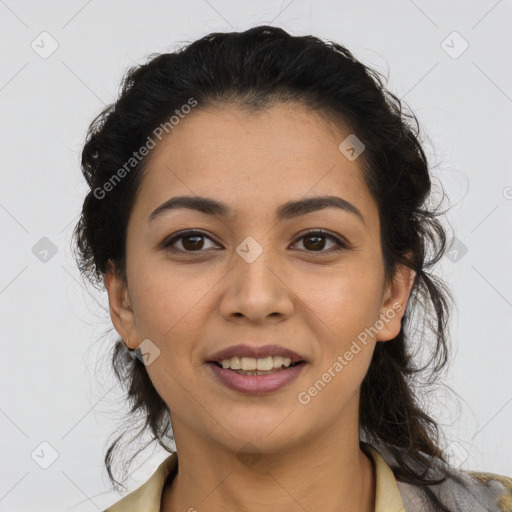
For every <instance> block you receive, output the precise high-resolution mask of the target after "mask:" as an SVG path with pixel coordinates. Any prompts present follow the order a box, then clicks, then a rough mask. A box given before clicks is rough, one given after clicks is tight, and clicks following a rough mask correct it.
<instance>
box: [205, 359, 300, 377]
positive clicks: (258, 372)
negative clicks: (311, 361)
mask: <svg viewBox="0 0 512 512" xmlns="http://www.w3.org/2000/svg"><path fill="white" fill-rule="evenodd" d="M209 363H211V364H214V365H215V366H218V367H219V368H222V369H223V370H229V371H231V372H234V373H238V374H239V375H251V376H255V375H272V374H273V373H279V372H282V371H286V370H289V369H290V368H294V367H295V366H299V365H301V364H306V361H297V362H295V363H291V364H290V365H289V366H284V365H283V366H281V367H280V368H273V369H272V370H239V369H233V368H224V367H223V366H222V365H221V364H220V363H218V362H217V361H209Z"/></svg>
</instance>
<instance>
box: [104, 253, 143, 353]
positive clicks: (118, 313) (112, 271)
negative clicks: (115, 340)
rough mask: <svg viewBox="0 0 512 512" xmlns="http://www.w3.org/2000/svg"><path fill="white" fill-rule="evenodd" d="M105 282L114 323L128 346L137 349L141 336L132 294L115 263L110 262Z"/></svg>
mask: <svg viewBox="0 0 512 512" xmlns="http://www.w3.org/2000/svg"><path fill="white" fill-rule="evenodd" d="M104 283H105V288H106V289H107V293H108V301H109V308H110V318H111V319H112V323H113V324H114V327H115V329H116V331H117V332H118V333H119V335H120V336H121V338H123V341H124V343H125V344H126V346H127V347H128V348H131V349H135V348H137V347H138V345H139V342H138V340H139V337H138V335H137V329H136V325H135V316H134V314H133V310H132V305H131V301H130V294H129V291H128V286H127V283H126V282H125V280H124V279H123V278H122V277H121V276H120V275H118V272H116V268H115V264H114V263H111V262H109V268H108V270H107V271H106V272H105V279H104Z"/></svg>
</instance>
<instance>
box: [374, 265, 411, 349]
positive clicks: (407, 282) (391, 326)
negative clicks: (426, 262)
mask: <svg viewBox="0 0 512 512" xmlns="http://www.w3.org/2000/svg"><path fill="white" fill-rule="evenodd" d="M415 277H416V272H415V271H414V270H412V269H411V268H409V267H408V266H406V265H403V264H398V265H397V269H396V272H395V275H394V276H393V278H392V279H391V280H390V281H389V282H388V284H387V285H386V288H385V290H384V294H383V299H382V301H383V302H382V307H381V311H380V317H379V319H380V321H379V322H378V323H379V325H381V324H384V327H383V328H382V329H379V332H378V334H377V336H376V340H377V341H388V340H392V339H393V338H395V337H396V336H398V334H399V332H400V329H401V327H402V325H401V320H402V317H403V316H404V313H405V309H406V307H407V302H408V300H409V296H410V293H411V289H412V286H413V284H414V279H415Z"/></svg>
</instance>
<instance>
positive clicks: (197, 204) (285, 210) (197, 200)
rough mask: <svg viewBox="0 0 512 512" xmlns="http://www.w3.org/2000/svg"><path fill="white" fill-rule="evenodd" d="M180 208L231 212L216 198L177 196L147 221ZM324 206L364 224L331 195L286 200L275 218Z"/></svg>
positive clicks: (356, 213)
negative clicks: (338, 210)
mask: <svg viewBox="0 0 512 512" xmlns="http://www.w3.org/2000/svg"><path fill="white" fill-rule="evenodd" d="M181 208H186V209H188V210H196V211H198V212H201V213H204V214H206V215H212V216H216V217H228V216H229V215H231V214H232V213H233V211H232V210H231V208H230V207H229V206H228V205H227V204H225V203H221V202H220V201H217V200H216V199H212V198H209V197H203V196H177V197H172V198H171V199H168V200H167V201H165V202H164V203H162V204H161V205H160V206H159V207H158V208H156V209H155V210H154V211H153V212H152V213H151V215H150V216H149V218H148V222H151V221H153V220H154V219H156V218H157V217H160V216H161V215H163V214H164V213H167V212H169V211H172V210H178V209H181ZM325 208H338V209H340V210H343V211H345V212H347V213H350V214H353V215H354V216H356V217H358V218H359V220H360V221H361V222H362V223H363V224H365V220H364V217H363V214H362V213H361V212H360V210H359V209H358V208H357V207H356V206H354V205H353V204H352V203H349V202H348V201H347V200H345V199H343V198H342V197H338V196H331V195H327V196H315V197H311V198H307V199H300V200H298V201H288V202H286V203H284V204H282V205H281V206H280V207H279V208H278V209H277V212H276V220H277V221H282V220H287V219H293V218H296V217H299V216H301V215H306V214H308V213H312V212H316V211H319V210H323V209H325ZM365 225H366V224H365Z"/></svg>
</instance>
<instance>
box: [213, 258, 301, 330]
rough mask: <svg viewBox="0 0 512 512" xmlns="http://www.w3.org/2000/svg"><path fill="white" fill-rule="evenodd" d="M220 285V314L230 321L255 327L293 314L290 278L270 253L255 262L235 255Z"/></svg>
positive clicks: (293, 296) (293, 299) (293, 295)
mask: <svg viewBox="0 0 512 512" xmlns="http://www.w3.org/2000/svg"><path fill="white" fill-rule="evenodd" d="M223 285H224V290H223V293H222V298H221V302H220V312H221V314H222V316H223V317H224V318H226V319H230V320H231V321H232V320H233V319H234V318H239V317H245V318H246V319H247V320H250V321H251V322H254V323H257V322H261V321H262V320H264V319H265V318H267V317H269V318H275V319H276V320H277V321H282V320H284V319H285V318H288V317H290V315H291V314H292V312H293V308H294V301H295V294H294V293H293V291H292V286H291V285H292V283H291V277H290V275H289V272H287V271H286V269H285V268H284V265H280V264H279V261H278V257H277V256H276V255H274V254H271V251H270V250H267V249H265V250H262V251H261V253H260V254H259V256H257V258H256V259H254V260H253V259H252V258H245V256H244V254H243V253H242V256H240V255H239V253H237V254H236V255H234V257H233V266H232V268H231V270H230V271H229V272H228V274H227V275H226V279H225V280H223Z"/></svg>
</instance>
